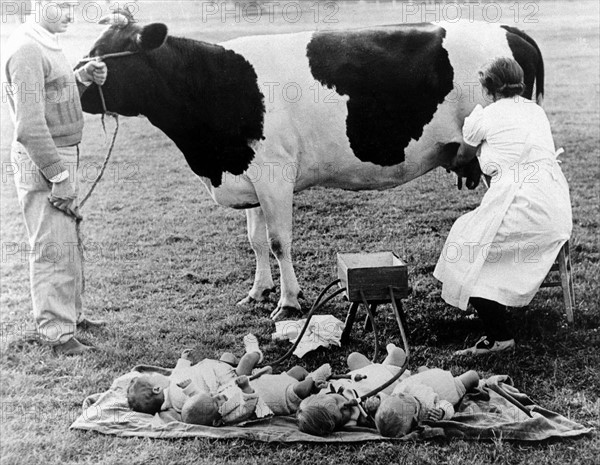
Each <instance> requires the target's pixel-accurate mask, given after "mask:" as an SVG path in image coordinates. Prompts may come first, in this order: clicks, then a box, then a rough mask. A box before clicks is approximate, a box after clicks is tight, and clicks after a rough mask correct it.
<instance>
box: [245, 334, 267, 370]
mask: <svg viewBox="0 0 600 465" xmlns="http://www.w3.org/2000/svg"><path fill="white" fill-rule="evenodd" d="M244 348H245V349H246V353H247V354H251V353H252V352H258V355H259V356H260V358H259V359H258V363H260V362H262V361H263V358H264V356H263V353H262V350H260V347H259V346H258V339H257V338H256V336H255V335H254V334H251V333H248V334H246V335H245V336H244Z"/></svg>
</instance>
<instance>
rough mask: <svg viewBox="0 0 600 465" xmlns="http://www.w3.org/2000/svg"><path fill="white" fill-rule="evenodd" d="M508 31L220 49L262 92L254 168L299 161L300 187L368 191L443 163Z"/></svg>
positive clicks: (295, 40)
mask: <svg viewBox="0 0 600 465" xmlns="http://www.w3.org/2000/svg"><path fill="white" fill-rule="evenodd" d="M507 33H509V32H507V30H506V29H503V28H502V27H500V26H499V25H495V24H487V23H474V24H470V23H469V24H465V23H456V24H452V23H448V24H443V23H439V24H430V23H423V24H402V25H390V26H383V27H377V28H364V29H356V30H349V31H344V30H340V31H325V32H302V33H294V34H281V35H266V36H252V37H243V38H239V39H235V40H233V41H229V42H226V43H223V44H222V45H223V46H224V47H225V48H228V49H232V50H234V51H235V52H237V53H239V54H241V55H243V56H244V57H245V58H246V59H247V60H248V61H249V63H250V64H251V65H252V66H253V67H254V70H255V71H256V75H257V78H258V85H259V88H260V89H261V90H262V92H263V96H264V101H265V109H266V114H265V123H264V124H265V125H264V133H265V139H264V140H263V141H262V142H261V143H259V144H258V146H257V149H258V150H257V154H256V159H255V162H256V163H258V164H260V163H263V162H272V161H273V160H274V159H276V160H277V161H278V162H280V163H283V164H286V163H287V164H290V163H291V164H296V166H297V172H298V173H300V174H299V175H298V177H297V178H296V182H297V183H298V186H297V190H300V189H303V188H305V187H308V186H310V185H315V184H321V185H331V186H336V187H342V188H348V189H371V188H385V187H390V186H391V185H399V184H402V183H404V182H407V181H409V180H410V179H414V178H415V177H418V176H420V175H421V174H424V173H425V172H427V171H428V170H430V169H432V168H434V167H435V166H439V164H440V160H439V158H440V156H441V155H440V154H441V152H442V150H443V147H444V146H446V145H447V144H451V143H457V142H460V141H461V140H462V134H461V128H462V122H463V120H464V118H465V116H467V115H468V114H469V113H470V111H471V110H472V109H473V107H474V106H475V105H476V104H478V103H480V104H483V105H485V104H486V103H487V102H486V101H485V100H484V97H483V95H482V91H481V86H480V85H479V83H478V74H477V71H478V70H479V69H480V68H481V66H482V65H484V64H485V63H486V62H487V61H488V60H490V59H491V58H494V57H496V56H513V51H512V50H511V47H510V46H509V43H508V40H507ZM436 157H437V159H436ZM315 170H318V171H319V175H318V176H314V172H315ZM308 173H313V175H312V176H308V175H307V174H308Z"/></svg>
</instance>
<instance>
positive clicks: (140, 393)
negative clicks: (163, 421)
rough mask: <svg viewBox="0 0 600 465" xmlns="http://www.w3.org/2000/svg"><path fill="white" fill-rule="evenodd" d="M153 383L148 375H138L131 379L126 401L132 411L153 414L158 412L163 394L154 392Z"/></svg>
mask: <svg viewBox="0 0 600 465" xmlns="http://www.w3.org/2000/svg"><path fill="white" fill-rule="evenodd" d="M153 389H154V384H153V383H152V381H151V380H150V378H149V377H148V376H139V377H137V378H135V379H134V380H132V382H131V384H130V386H129V388H128V389H127V403H128V404H129V406H130V407H131V409H132V410H133V411H134V412H140V413H148V414H149V415H154V414H155V413H157V412H160V409H161V407H162V404H163V402H164V400H165V398H164V395H162V393H161V394H157V393H155V392H154V390H153Z"/></svg>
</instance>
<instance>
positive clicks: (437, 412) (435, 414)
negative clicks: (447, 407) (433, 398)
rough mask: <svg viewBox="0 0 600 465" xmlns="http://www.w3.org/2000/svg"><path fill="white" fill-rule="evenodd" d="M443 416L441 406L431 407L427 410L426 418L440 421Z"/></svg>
mask: <svg viewBox="0 0 600 465" xmlns="http://www.w3.org/2000/svg"><path fill="white" fill-rule="evenodd" d="M442 418H444V411H443V410H442V409H441V408H432V409H431V410H429V411H428V412H427V420H429V421H440V420H441V419H442Z"/></svg>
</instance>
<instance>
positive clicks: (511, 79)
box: [479, 57, 525, 99]
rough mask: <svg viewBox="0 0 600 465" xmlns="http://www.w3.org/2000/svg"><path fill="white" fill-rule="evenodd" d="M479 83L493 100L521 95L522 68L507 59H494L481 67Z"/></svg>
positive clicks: (512, 60) (522, 88)
mask: <svg viewBox="0 0 600 465" xmlns="http://www.w3.org/2000/svg"><path fill="white" fill-rule="evenodd" d="M479 82H480V83H481V85H482V86H483V87H484V88H485V89H486V90H487V91H488V92H489V94H490V95H492V96H493V97H494V98H495V99H498V98H510V97H514V96H515V95H521V94H522V93H523V91H524V90H525V83H524V74H523V68H521V65H519V63H517V62H516V61H515V60H514V59H513V58H508V57H499V58H495V59H494V60H492V61H491V62H490V63H488V64H486V65H485V66H483V68H481V69H480V70H479Z"/></svg>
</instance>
